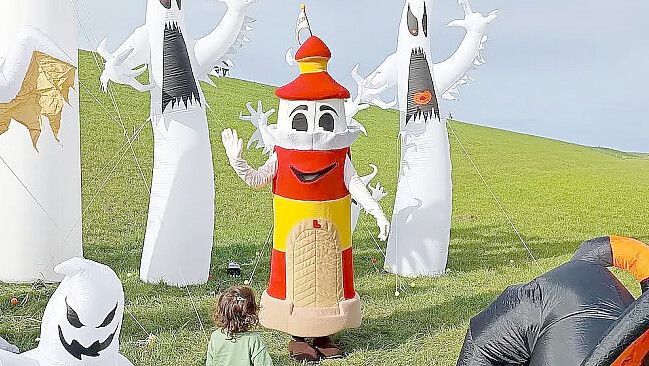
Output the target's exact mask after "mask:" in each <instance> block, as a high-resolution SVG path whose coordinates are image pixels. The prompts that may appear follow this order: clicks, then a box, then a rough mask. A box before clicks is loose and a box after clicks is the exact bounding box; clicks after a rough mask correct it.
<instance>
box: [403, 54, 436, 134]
mask: <svg viewBox="0 0 649 366" xmlns="http://www.w3.org/2000/svg"><path fill="white" fill-rule="evenodd" d="M433 117H435V118H437V120H440V113H439V104H438V101H437V95H436V93H435V84H434V83H433V76H432V74H431V72H430V64H429V63H428V59H427V58H426V53H425V52H424V50H423V49H422V48H421V47H418V48H415V49H413V50H412V54H411V55H410V70H409V73H408V106H407V112H406V124H408V123H409V122H411V119H413V120H417V119H419V120H421V119H423V121H424V122H428V120H430V119H432V118H433Z"/></svg>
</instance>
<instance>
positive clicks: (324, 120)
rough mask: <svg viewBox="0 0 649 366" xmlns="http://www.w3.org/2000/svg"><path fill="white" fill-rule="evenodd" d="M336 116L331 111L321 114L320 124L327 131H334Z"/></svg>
mask: <svg viewBox="0 0 649 366" xmlns="http://www.w3.org/2000/svg"><path fill="white" fill-rule="evenodd" d="M334 122H335V120H334V116H332V115H331V114H329V113H325V114H323V115H322V116H320V121H319V122H318V125H319V126H320V127H322V128H323V129H324V130H325V131H329V132H333V131H334Z"/></svg>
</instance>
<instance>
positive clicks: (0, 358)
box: [0, 350, 39, 366]
mask: <svg viewBox="0 0 649 366" xmlns="http://www.w3.org/2000/svg"><path fill="white" fill-rule="evenodd" d="M0 366H39V364H38V361H34V360H32V359H31V358H27V357H25V356H22V355H19V354H15V353H12V352H7V351H3V350H0Z"/></svg>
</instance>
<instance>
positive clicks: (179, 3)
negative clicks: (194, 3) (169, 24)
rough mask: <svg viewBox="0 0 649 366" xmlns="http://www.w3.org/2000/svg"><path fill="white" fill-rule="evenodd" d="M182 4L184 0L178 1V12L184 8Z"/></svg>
mask: <svg viewBox="0 0 649 366" xmlns="http://www.w3.org/2000/svg"><path fill="white" fill-rule="evenodd" d="M182 2H183V0H176V4H178V10H180V9H181V8H182Z"/></svg>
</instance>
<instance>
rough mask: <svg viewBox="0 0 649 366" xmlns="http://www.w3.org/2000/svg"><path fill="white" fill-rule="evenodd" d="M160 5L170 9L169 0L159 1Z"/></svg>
mask: <svg viewBox="0 0 649 366" xmlns="http://www.w3.org/2000/svg"><path fill="white" fill-rule="evenodd" d="M160 4H162V6H164V7H165V8H167V9H171V0H160Z"/></svg>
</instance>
